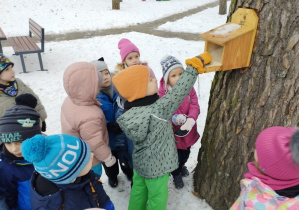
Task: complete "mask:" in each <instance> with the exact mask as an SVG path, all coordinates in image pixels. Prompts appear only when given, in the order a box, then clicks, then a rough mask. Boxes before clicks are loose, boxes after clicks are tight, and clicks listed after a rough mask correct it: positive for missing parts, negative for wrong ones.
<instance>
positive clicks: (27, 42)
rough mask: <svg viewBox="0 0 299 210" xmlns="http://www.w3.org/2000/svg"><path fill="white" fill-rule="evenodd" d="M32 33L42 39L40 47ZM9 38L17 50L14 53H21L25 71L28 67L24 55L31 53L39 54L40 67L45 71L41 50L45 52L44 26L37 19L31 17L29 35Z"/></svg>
mask: <svg viewBox="0 0 299 210" xmlns="http://www.w3.org/2000/svg"><path fill="white" fill-rule="evenodd" d="M32 35H34V36H35V37H36V38H37V39H38V40H39V41H40V47H39V46H38V45H37V44H36V42H35V41H34V37H32ZM7 40H8V41H9V42H10V43H11V45H12V47H13V50H14V51H15V54H14V55H20V57H21V62H22V67H23V72H24V73H26V67H25V62H24V57H23V55H24V54H31V53H37V54H38V59H39V64H40V68H41V70H42V71H44V67H43V61H42V57H41V52H44V42H45V30H44V28H42V27H41V26H40V25H38V24H37V23H36V22H35V21H33V20H32V19H31V18H29V36H16V37H8V38H7Z"/></svg>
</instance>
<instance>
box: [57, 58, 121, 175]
mask: <svg viewBox="0 0 299 210" xmlns="http://www.w3.org/2000/svg"><path fill="white" fill-rule="evenodd" d="M101 83H102V75H101V73H99V72H97V69H96V67H95V66H94V65H92V64H91V63H88V62H77V63H74V64H71V65H70V66H69V67H67V69H66V70H65V72H64V75H63V85H64V89H65V91H66V93H67V94H68V97H67V98H66V99H65V100H64V102H63V104H62V107H61V130H62V133H65V134H69V135H72V136H77V137H79V138H82V139H83V140H84V141H86V143H87V144H88V145H89V146H90V148H91V151H92V152H93V153H94V159H93V166H95V167H96V168H95V169H96V170H99V169H97V167H101V165H99V164H100V163H101V162H104V163H105V165H106V166H107V170H106V174H107V176H108V177H111V176H112V177H114V174H116V173H117V174H118V164H117V162H116V159H115V157H114V156H113V154H112V153H111V149H110V147H109V139H108V132H107V128H106V120H105V115H104V113H103V111H102V110H101V108H100V103H99V102H98V101H97V99H96V96H97V94H98V93H99V89H100V85H101ZM95 172H96V173H97V171H95ZM107 172H108V173H107ZM99 175H100V174H99Z"/></svg>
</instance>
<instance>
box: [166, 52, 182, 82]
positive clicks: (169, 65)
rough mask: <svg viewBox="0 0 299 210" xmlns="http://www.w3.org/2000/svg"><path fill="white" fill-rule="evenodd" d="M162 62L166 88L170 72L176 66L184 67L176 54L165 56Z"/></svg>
mask: <svg viewBox="0 0 299 210" xmlns="http://www.w3.org/2000/svg"><path fill="white" fill-rule="evenodd" d="M160 64H161V67H162V73H163V78H164V82H165V88H166V86H167V81H168V76H169V73H170V72H171V71H172V70H174V69H176V68H182V69H184V67H183V65H182V63H181V62H180V61H179V60H178V59H176V58H175V57H174V56H171V55H166V56H164V57H163V58H162V59H161V61H160Z"/></svg>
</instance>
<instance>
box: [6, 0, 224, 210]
mask: <svg viewBox="0 0 299 210" xmlns="http://www.w3.org/2000/svg"><path fill="white" fill-rule="evenodd" d="M2 2H3V3H1V9H0V12H1V27H2V29H3V30H4V32H5V33H6V35H7V36H14V35H24V34H25V33H27V30H28V18H29V17H31V18H33V19H34V20H36V21H37V22H38V23H39V24H40V25H42V26H43V27H45V28H46V33H47V34H59V33H65V32H72V31H78V30H80V31H84V30H97V29H107V28H111V27H123V26H128V25H133V24H138V23H144V22H147V21H152V20H155V19H159V18H162V17H166V16H168V15H171V14H176V13H179V12H183V11H186V10H188V9H192V8H195V7H198V6H201V5H204V4H206V3H210V2H214V1H212V0H201V1H198V0H184V1H182V0H171V1H155V0H146V1H141V0H123V2H122V3H121V6H120V10H111V0H110V1H107V0H87V1H85V2H84V3H83V2H82V1H79V0H74V1H66V0H60V1H58V0H45V1H37V0H31V1H30V4H28V1H25V0H18V1H8V0H2ZM32 5H35V6H34V7H32ZM199 20H201V21H199ZM225 22H226V15H222V16H220V15H218V7H216V8H209V9H207V10H205V11H203V12H201V13H198V14H194V15H192V16H188V17H185V18H183V19H181V20H178V21H175V22H171V23H166V24H164V25H162V26H160V27H159V29H160V30H166V31H167V30H168V31H180V32H191V33H202V32H205V31H208V30H210V29H212V28H214V27H216V26H220V25H223V24H224V23H225ZM190 25H191V26H193V27H190ZM62 26H63V27H62ZM121 38H128V39H130V40H131V41H132V42H133V43H135V44H136V45H137V46H138V48H139V50H140V53H141V60H142V61H147V62H148V63H149V66H150V67H151V68H152V69H153V70H154V72H155V74H156V77H157V78H159V79H160V78H161V77H162V72H161V67H160V63H159V62H160V59H161V58H162V57H163V56H164V55H166V54H171V55H173V56H175V57H177V58H178V59H179V60H180V61H181V62H182V63H184V60H185V59H186V58H190V57H193V56H195V55H197V54H200V53H202V52H203V50H204V42H203V41H185V40H181V39H178V38H161V37H157V36H152V35H148V34H142V33H136V32H130V33H123V34H119V35H109V36H99V37H94V38H89V39H79V40H73V41H61V42H46V43H45V47H46V48H45V52H44V53H43V54H42V59H43V62H44V67H45V68H46V69H48V71H47V72H41V71H37V70H38V69H39V63H38V59H37V55H26V56H25V63H26V67H27V70H28V71H29V73H27V74H23V73H21V72H22V67H21V62H20V58H19V57H18V56H13V55H12V54H13V50H12V48H11V47H4V48H3V51H4V54H5V55H6V56H8V57H9V58H10V59H11V60H12V61H13V62H14V63H15V67H14V70H15V71H16V72H17V77H18V78H20V79H22V80H23V81H24V82H25V83H26V84H28V85H29V86H30V87H31V88H32V89H33V90H34V91H35V92H36V93H37V94H38V95H39V96H40V99H41V100H42V102H43V104H44V105H45V107H46V111H47V113H48V118H47V120H46V122H47V134H56V133H60V107H61V104H62V102H63V100H64V98H65V97H66V93H65V91H64V88H63V85H62V77H63V72H64V70H65V69H66V67H67V66H68V65H70V64H72V63H74V62H77V61H92V60H95V59H97V58H99V57H102V56H103V57H104V58H105V61H106V62H107V64H108V67H109V69H110V70H111V71H113V69H114V67H115V65H116V64H117V63H118V62H120V56H119V50H118V48H117V44H118V41H119V40H120V39H121ZM213 76H214V74H213V73H208V74H203V75H199V76H198V80H197V82H196V84H195V86H194V87H195V89H196V90H197V93H198V97H199V105H200V108H201V114H200V116H199V118H198V120H197V123H198V131H199V133H200V135H202V132H203V129H204V125H205V119H206V114H207V106H208V99H209V91H210V86H211V81H212V79H213ZM199 147H200V141H198V142H197V143H196V144H195V145H194V146H193V147H192V149H191V156H190V159H189V161H188V163H187V166H188V168H189V170H190V171H192V170H193V169H194V168H195V166H196V164H197V154H198V149H199ZM192 177H193V174H191V175H190V176H189V177H188V178H184V182H185V187H184V188H183V189H181V190H176V189H175V188H174V187H173V184H172V178H170V181H169V198H168V207H167V209H168V210H178V209H206V210H208V209H211V207H210V206H209V205H208V204H206V202H205V201H204V200H201V199H198V198H197V197H195V196H194V195H193V194H192V191H193V180H192ZM102 180H103V183H104V187H105V190H106V192H107V194H108V195H109V196H110V197H111V200H112V201H113V202H114V204H115V206H116V209H117V210H123V209H127V206H128V200H129V196H130V186H129V184H130V183H129V182H128V181H127V180H126V179H125V176H124V175H123V174H120V176H119V182H120V185H119V188H118V189H112V188H110V187H109V186H108V184H107V177H106V175H105V174H104V175H103V176H102ZM120 188H123V189H124V191H122V192H120V191H121V189H120Z"/></svg>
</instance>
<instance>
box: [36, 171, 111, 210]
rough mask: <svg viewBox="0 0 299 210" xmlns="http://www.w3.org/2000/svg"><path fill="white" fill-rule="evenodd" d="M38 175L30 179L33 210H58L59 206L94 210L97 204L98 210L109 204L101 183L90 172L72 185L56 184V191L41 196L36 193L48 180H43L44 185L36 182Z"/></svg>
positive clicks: (71, 209)
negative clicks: (92, 209)
mask: <svg viewBox="0 0 299 210" xmlns="http://www.w3.org/2000/svg"><path fill="white" fill-rule="evenodd" d="M38 176H41V175H40V174H39V173H37V172H34V173H33V176H32V179H31V186H30V187H31V206H32V208H33V209H34V210H58V209H59V208H60V207H61V205H62V204H63V205H64V210H73V209H76V210H81V209H86V208H96V207H97V203H99V204H100V206H99V207H100V208H104V207H105V206H106V205H107V204H108V203H109V202H110V198H109V196H108V195H107V194H106V192H105V191H104V189H103V185H102V183H101V182H100V181H99V180H98V178H97V177H96V174H95V173H94V172H93V171H92V170H91V171H90V172H89V173H88V174H87V175H85V176H83V177H78V178H77V179H76V181H75V182H74V183H71V184H60V185H59V184H57V185H56V186H57V187H58V191H56V192H55V193H53V194H51V195H47V196H42V195H40V194H39V193H38V191H41V190H43V189H42V188H43V187H44V186H47V183H46V182H49V180H46V179H43V180H44V183H40V182H39V183H38V186H37V185H36V181H37V179H38ZM90 183H92V186H93V187H94V189H95V192H96V194H97V195H96V197H97V200H94V199H93V198H94V197H95V196H94V195H93V193H92V188H91V186H90Z"/></svg>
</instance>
